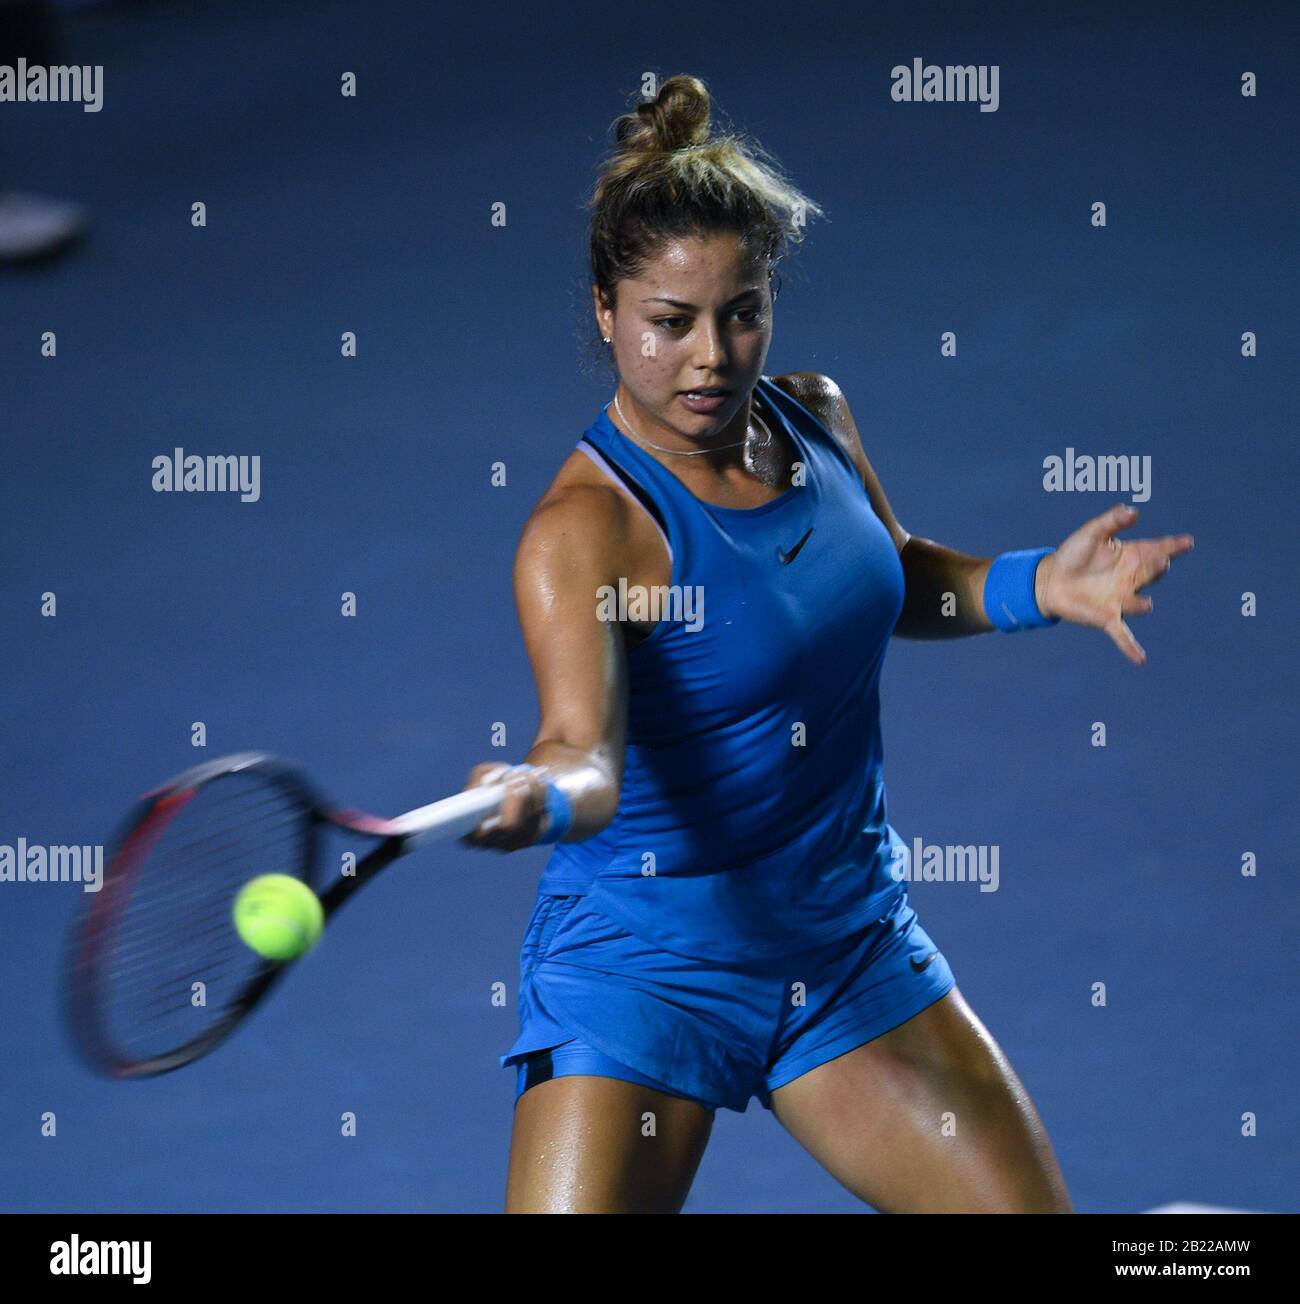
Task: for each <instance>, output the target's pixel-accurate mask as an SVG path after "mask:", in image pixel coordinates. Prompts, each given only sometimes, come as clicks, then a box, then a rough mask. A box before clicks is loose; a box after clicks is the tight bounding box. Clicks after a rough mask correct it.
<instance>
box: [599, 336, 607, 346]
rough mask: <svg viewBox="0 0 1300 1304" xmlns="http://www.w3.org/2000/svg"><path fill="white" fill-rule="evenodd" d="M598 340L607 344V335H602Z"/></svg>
mask: <svg viewBox="0 0 1300 1304" xmlns="http://www.w3.org/2000/svg"><path fill="white" fill-rule="evenodd" d="M600 338H601V339H603V340H604V341H605V343H606V344H608V343H609V336H608V335H602V336H601V337H600Z"/></svg>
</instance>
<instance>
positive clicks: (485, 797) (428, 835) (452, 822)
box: [392, 783, 509, 847]
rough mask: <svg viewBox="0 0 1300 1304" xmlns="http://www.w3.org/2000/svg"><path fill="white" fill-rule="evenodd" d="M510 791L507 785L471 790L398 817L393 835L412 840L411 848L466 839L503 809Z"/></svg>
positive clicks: (394, 822)
mask: <svg viewBox="0 0 1300 1304" xmlns="http://www.w3.org/2000/svg"><path fill="white" fill-rule="evenodd" d="M508 791H509V789H508V788H507V786H506V785H505V784H504V783H487V784H483V785H482V786H481V787H478V788H468V789H466V790H465V791H464V792H458V793H455V794H454V795H452V796H450V797H444V798H443V799H442V800H441V801H435V802H432V803H431V804H430V805H428V806H420V807H418V808H417V809H415V810H412V811H407V812H406V814H405V815H399V816H398V817H397V818H396V819H395V820H393V821H392V831H393V832H394V833H396V834H399V835H404V836H405V837H407V838H409V839H410V845H411V846H412V847H420V846H423V845H424V844H425V843H426V842H435V841H439V840H441V839H444V838H459V837H463V836H464V835H465V834H466V833H470V832H472V831H473V830H474V829H476V828H478V826H479V824H480V823H481V822H482V821H483V820H484V819H485V818H486V817H487V816H489V815H495V814H496V812H497V811H499V810H500V809H501V803H502V802H503V801H504V800H505V797H506V793H507V792H508Z"/></svg>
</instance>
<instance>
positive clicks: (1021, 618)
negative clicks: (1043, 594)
mask: <svg viewBox="0 0 1300 1304" xmlns="http://www.w3.org/2000/svg"><path fill="white" fill-rule="evenodd" d="M1055 551H1056V550H1055V549H1054V548H1026V549H1024V550H1023V551H1022V552H1004V553H1002V555H1001V556H999V557H996V558H995V559H994V561H993V565H992V566H990V567H989V573H988V577H987V578H986V579H985V581H984V614H985V615H986V616H988V618H989V620H991V621H992V622H993V624H994V625H996V626H997V627H998V629H1000V630H1002V631H1003V632H1004V633H1007V634H1013V633H1015V632H1016V630H1019V629H1045V628H1046V627H1047V626H1048V625H1055V624H1057V623H1058V621H1059V620H1060V617H1059V616H1044V615H1043V613H1042V612H1041V611H1040V610H1039V608H1038V603H1037V602H1036V601H1034V576H1035V575H1036V574H1037V571H1038V563H1039V562H1040V561H1042V560H1043V558H1044V557H1046V556H1047V554H1048V553H1049V552H1055Z"/></svg>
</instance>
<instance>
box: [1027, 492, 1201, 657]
mask: <svg viewBox="0 0 1300 1304" xmlns="http://www.w3.org/2000/svg"><path fill="white" fill-rule="evenodd" d="M1137 518H1138V511H1137V508H1136V507H1130V506H1129V505H1128V504H1127V503H1120V504H1119V505H1118V506H1116V507H1112V508H1111V509H1110V510H1109V511H1108V512H1103V513H1102V514H1101V515H1100V516H1096V517H1094V518H1093V519H1092V520H1091V521H1088V522H1086V523H1085V524H1084V525H1081V526H1080V527H1079V528H1078V529H1077V530H1075V532H1074V533H1073V534H1072V535H1070V537H1069V538H1068V539H1066V540H1065V542H1064V543H1063V544H1061V546H1060V547H1059V548H1057V550H1056V551H1055V552H1053V553H1049V554H1048V555H1047V556H1046V557H1044V558H1043V560H1042V561H1041V562H1039V564H1038V571H1037V573H1036V574H1035V577H1034V598H1035V600H1036V601H1037V602H1038V607H1039V610H1041V611H1042V613H1043V614H1044V615H1045V616H1056V617H1058V618H1059V619H1061V620H1068V621H1069V622H1070V623H1071V624H1074V625H1091V626H1092V627H1093V628H1094V629H1100V630H1102V631H1103V632H1104V633H1106V634H1109V635H1110V637H1111V638H1112V639H1113V640H1114V642H1115V646H1116V647H1118V648H1119V650H1120V651H1121V652H1123V653H1124V655H1125V656H1126V657H1128V659H1129V660H1130V661H1132V662H1133V664H1134V665H1138V666H1141V665H1145V664H1146V659H1147V654H1146V653H1145V652H1144V651H1143V650H1142V647H1141V645H1140V644H1139V643H1138V641H1137V639H1135V638H1134V637H1133V633H1132V631H1131V630H1130V629H1129V627H1128V625H1127V624H1125V622H1124V617H1125V616H1141V615H1145V614H1146V613H1147V612H1148V611H1150V610H1151V608H1152V606H1153V605H1154V603H1153V602H1152V601H1151V599H1150V598H1148V597H1139V596H1138V593H1137V591H1138V589H1140V588H1142V587H1143V586H1144V585H1147V584H1154V583H1155V582H1156V581H1157V580H1159V579H1163V578H1164V576H1165V574H1166V572H1167V571H1168V570H1169V567H1170V564H1171V562H1172V559H1173V558H1174V557H1179V556H1181V555H1182V554H1183V553H1185V552H1190V551H1191V549H1192V542H1193V541H1192V536H1191V535H1190V534H1170V535H1165V537H1164V538H1162V539H1125V540H1120V539H1117V538H1115V537H1114V536H1115V534H1116V533H1117V532H1118V531H1119V530H1126V529H1128V527H1129V526H1131V525H1132V524H1133V523H1134V522H1135V521H1136V520H1137Z"/></svg>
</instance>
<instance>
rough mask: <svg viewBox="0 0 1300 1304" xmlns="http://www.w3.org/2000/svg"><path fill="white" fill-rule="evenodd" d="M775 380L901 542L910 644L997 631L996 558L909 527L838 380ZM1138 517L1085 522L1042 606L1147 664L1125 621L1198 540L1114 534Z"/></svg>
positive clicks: (1041, 594)
mask: <svg viewBox="0 0 1300 1304" xmlns="http://www.w3.org/2000/svg"><path fill="white" fill-rule="evenodd" d="M773 379H774V380H775V382H776V383H777V384H778V385H780V386H781V387H782V388H783V389H785V390H786V391H787V392H788V393H790V394H792V395H793V396H794V397H795V398H797V399H798V400H799V402H801V403H802V404H803V405H804V406H805V407H806V408H807V409H808V410H809V411H810V412H812V413H813V414H814V415H815V416H816V417H817V418H818V419H819V420H820V421H821V422H822V423H823V424H824V425H825V426H826V428H827V429H828V430H830V432H831V434H833V435H834V436H835V438H836V439H837V440H839V442H840V445H841V446H842V447H843V448H844V450H845V452H847V453H848V454H849V456H850V457H851V458H852V459H853V464H854V466H856V467H857V468H858V471H859V472H860V473H861V475H862V483H863V486H864V487H865V488H866V491H867V495H868V497H869V498H870V499H871V505H872V507H873V508H875V511H876V515H877V516H879V517H880V519H881V521H883V522H884V524H885V528H886V529H887V530H888V531H889V534H890V537H891V538H892V539H893V540H894V546H895V547H896V548H897V549H898V553H899V561H900V562H901V563H902V567H903V576H904V579H905V582H906V592H905V594H904V598H903V611H902V614H901V615H900V616H899V620H898V624H897V625H896V626H895V629H894V632H895V633H896V634H898V635H899V636H900V637H902V638H961V637H963V636H964V635H967V634H983V633H985V632H986V631H988V630H991V629H994V628H996V627H995V626H994V625H993V623H992V622H991V621H990V620H989V618H988V616H987V615H986V614H985V611H984V582H985V580H986V579H987V578H988V573H989V569H990V567H991V566H992V565H993V563H994V561H995V560H996V559H995V558H993V557H974V556H971V555H970V554H969V553H964V552H958V551H957V550H956V549H955V548H946V547H944V545H943V544H941V543H935V542H934V540H933V539H922V538H919V537H918V536H917V535H913V534H908V532H907V531H906V530H904V529H903V527H902V526H901V525H900V524H899V523H898V520H897V519H896V518H895V516H894V513H893V511H892V510H891V508H890V506H889V501H888V499H886V497H885V492H884V490H883V489H882V488H881V487H880V482H879V480H878V479H877V478H876V473H875V471H873V470H872V468H871V463H870V462H869V461H868V460H867V455H866V453H865V452H863V449H862V440H861V438H860V436H859V435H858V428H857V426H856V425H855V424H854V421H853V414H852V413H851V412H850V411H849V405H848V402H847V401H846V400H845V398H844V395H843V394H842V393H841V392H840V389H839V386H838V385H836V384H835V382H834V381H833V380H831V379H829V378H828V377H826V376H822V375H820V374H818V373H817V372H811V371H797V372H794V373H793V374H792V375H789V376H776V377H773ZM1137 515H1138V514H1137V510H1136V509H1135V508H1133V507H1131V506H1128V505H1125V504H1122V503H1120V504H1116V505H1115V506H1114V507H1112V508H1110V509H1109V510H1108V511H1105V512H1102V513H1101V514H1100V515H1098V516H1094V517H1093V518H1092V519H1091V520H1089V521H1085V522H1084V523H1083V525H1081V526H1079V528H1078V529H1077V530H1075V531H1074V533H1073V534H1071V535H1070V536H1069V537H1068V538H1066V539H1065V540H1064V541H1063V542H1062V543H1061V544H1060V545H1059V546H1058V547H1057V548H1056V549H1055V550H1054V551H1052V552H1051V553H1049V554H1048V555H1047V556H1045V557H1044V558H1043V559H1042V561H1041V562H1040V563H1039V565H1038V567H1037V569H1036V570H1035V572H1034V601H1035V602H1036V603H1037V605H1038V609H1039V611H1041V612H1042V613H1043V615H1044V616H1050V617H1053V618H1055V619H1060V620H1068V621H1069V622H1070V623H1071V624H1075V625H1084V626H1088V627H1090V628H1093V629H1099V630H1101V631H1102V632H1103V633H1105V634H1106V635H1107V636H1108V637H1109V638H1110V639H1111V640H1112V642H1114V644H1115V645H1116V647H1118V648H1119V650H1120V651H1121V652H1122V653H1123V654H1124V655H1125V656H1126V657H1128V659H1129V660H1130V661H1131V662H1133V663H1134V664H1135V665H1144V664H1145V663H1146V653H1145V652H1144V651H1143V650H1142V647H1141V645H1140V644H1139V643H1138V641H1137V640H1136V639H1135V638H1134V637H1133V633H1132V631H1131V630H1130V629H1129V627H1128V624H1127V622H1126V621H1125V619H1124V617H1125V616H1135V615H1145V614H1146V613H1147V612H1149V611H1150V610H1151V609H1152V600H1151V598H1149V597H1147V596H1145V595H1144V596H1139V593H1138V591H1139V590H1140V589H1142V588H1144V587H1145V586H1147V585H1149V584H1154V583H1156V582H1157V581H1159V580H1160V579H1161V578H1162V577H1163V576H1164V575H1165V574H1166V573H1167V572H1168V571H1169V567H1170V563H1171V562H1172V560H1173V558H1175V557H1180V556H1182V555H1183V554H1184V553H1187V552H1190V551H1191V549H1192V547H1193V545H1194V540H1193V538H1192V536H1191V535H1190V534H1178V535H1173V534H1169V535H1163V536H1161V537H1159V538H1155V539H1125V540H1121V539H1119V538H1118V537H1116V536H1117V535H1118V533H1119V531H1121V530H1125V529H1128V528H1129V526H1131V525H1132V524H1133V523H1134V522H1135V521H1136V520H1137Z"/></svg>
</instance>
